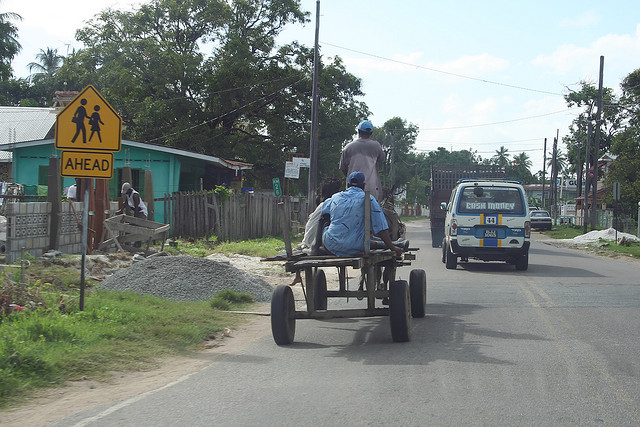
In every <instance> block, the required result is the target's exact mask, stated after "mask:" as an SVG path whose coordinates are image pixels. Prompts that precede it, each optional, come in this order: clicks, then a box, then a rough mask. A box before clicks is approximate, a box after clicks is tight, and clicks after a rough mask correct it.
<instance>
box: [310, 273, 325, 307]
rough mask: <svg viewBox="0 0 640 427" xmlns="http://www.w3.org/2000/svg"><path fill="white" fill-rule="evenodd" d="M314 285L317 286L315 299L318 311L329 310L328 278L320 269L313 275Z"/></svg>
mask: <svg viewBox="0 0 640 427" xmlns="http://www.w3.org/2000/svg"><path fill="white" fill-rule="evenodd" d="M313 284H314V286H315V289H314V294H313V299H314V303H315V304H314V305H315V307H316V310H326V309H327V276H325V274H324V271H323V270H320V269H318V271H316V273H315V274H314V275H313Z"/></svg>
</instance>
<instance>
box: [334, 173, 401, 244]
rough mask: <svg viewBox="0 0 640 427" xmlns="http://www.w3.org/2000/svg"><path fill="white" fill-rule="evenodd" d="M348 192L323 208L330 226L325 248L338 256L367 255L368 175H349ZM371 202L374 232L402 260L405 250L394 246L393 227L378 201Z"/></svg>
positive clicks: (372, 228) (335, 196)
mask: <svg viewBox="0 0 640 427" xmlns="http://www.w3.org/2000/svg"><path fill="white" fill-rule="evenodd" d="M347 185H348V187H347V189H346V190H345V191H342V192H340V193H337V194H334V195H333V196H332V197H331V198H329V199H327V200H325V201H324V203H323V204H322V215H323V216H329V219H330V221H331V222H330V224H329V226H328V227H326V228H325V229H324V230H323V232H322V244H323V245H324V247H325V249H327V250H328V251H329V252H331V253H332V254H334V255H338V256H347V255H355V254H360V253H362V252H364V233H365V227H364V201H365V200H364V197H365V192H364V188H365V175H364V174H363V173H362V172H360V171H355V172H352V173H351V174H349V177H348V180H347ZM369 197H370V200H371V232H372V233H373V234H374V235H376V236H378V237H380V238H381V239H382V241H383V242H384V244H385V245H386V246H387V248H388V249H390V250H392V251H394V252H395V253H396V254H397V255H398V256H402V252H403V250H402V248H399V247H397V246H395V245H394V244H393V242H392V241H391V237H390V236H389V226H388V225H387V220H386V218H385V216H384V213H383V212H382V208H381V207H380V205H379V204H378V202H377V201H376V199H375V198H374V197H373V196H372V195H370V196H369Z"/></svg>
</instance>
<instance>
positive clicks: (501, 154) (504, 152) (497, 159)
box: [491, 146, 509, 166]
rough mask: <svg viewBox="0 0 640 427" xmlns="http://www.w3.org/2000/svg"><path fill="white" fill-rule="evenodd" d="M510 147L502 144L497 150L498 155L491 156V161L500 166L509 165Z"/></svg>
mask: <svg viewBox="0 0 640 427" xmlns="http://www.w3.org/2000/svg"><path fill="white" fill-rule="evenodd" d="M508 152H509V149H508V148H505V147H504V146H501V147H500V149H498V150H496V155H495V156H493V157H492V158H491V161H492V162H493V163H494V164H496V165H498V166H507V165H508V164H509V154H508Z"/></svg>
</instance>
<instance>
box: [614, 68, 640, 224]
mask: <svg viewBox="0 0 640 427" xmlns="http://www.w3.org/2000/svg"><path fill="white" fill-rule="evenodd" d="M620 87H621V89H622V97H621V100H620V105H621V108H622V116H623V117H624V120H625V123H626V126H625V128H624V129H623V130H622V131H621V132H619V133H617V134H616V135H615V136H614V137H613V139H612V143H611V153H613V154H615V155H616V156H617V158H616V161H615V162H614V163H613V165H612V166H611V168H610V170H609V173H608V174H607V176H606V177H605V185H606V186H607V187H609V188H611V187H612V186H613V183H614V182H619V183H620V201H619V202H618V203H619V207H620V208H621V210H622V213H623V215H624V214H626V215H630V216H633V217H637V203H638V200H640V145H639V144H638V141H639V140H640V69H637V70H635V71H633V72H631V73H630V74H629V75H627V77H625V78H624V80H623V81H622V83H621V84H620ZM611 199H612V198H611V196H608V197H607V200H606V201H607V203H611V202H612V200H611Z"/></svg>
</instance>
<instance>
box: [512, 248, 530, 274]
mask: <svg viewBox="0 0 640 427" xmlns="http://www.w3.org/2000/svg"><path fill="white" fill-rule="evenodd" d="M515 264H516V270H519V271H525V270H526V269H528V268H529V252H527V253H526V254H524V255H521V256H520V257H519V258H516V262H515Z"/></svg>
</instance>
